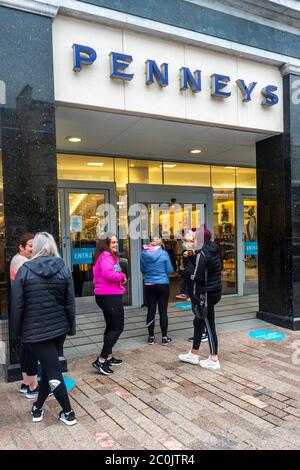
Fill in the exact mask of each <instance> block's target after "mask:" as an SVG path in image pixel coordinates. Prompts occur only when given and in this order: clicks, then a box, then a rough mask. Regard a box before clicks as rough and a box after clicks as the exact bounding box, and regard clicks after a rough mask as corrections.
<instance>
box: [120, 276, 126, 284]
mask: <svg viewBox="0 0 300 470" xmlns="http://www.w3.org/2000/svg"><path fill="white" fill-rule="evenodd" d="M126 282H127V277H126V276H125V277H124V279H123V281H122V282H121V284H126Z"/></svg>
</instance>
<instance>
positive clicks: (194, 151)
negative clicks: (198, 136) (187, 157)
mask: <svg viewBox="0 0 300 470" xmlns="http://www.w3.org/2000/svg"><path fill="white" fill-rule="evenodd" d="M189 152H190V153H201V152H202V150H200V149H191V150H189Z"/></svg>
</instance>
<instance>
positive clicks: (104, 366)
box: [92, 359, 114, 375]
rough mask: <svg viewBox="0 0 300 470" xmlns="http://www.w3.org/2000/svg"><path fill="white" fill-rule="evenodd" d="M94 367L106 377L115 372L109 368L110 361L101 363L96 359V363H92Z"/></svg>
mask: <svg viewBox="0 0 300 470" xmlns="http://www.w3.org/2000/svg"><path fill="white" fill-rule="evenodd" d="M92 366H93V367H95V369H97V370H98V371H99V372H100V373H101V374H104V375H110V374H113V372H114V371H113V370H112V369H110V368H109V362H108V361H104V362H100V361H99V359H96V360H95V362H93V363H92Z"/></svg>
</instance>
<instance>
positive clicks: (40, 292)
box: [11, 232, 77, 426]
mask: <svg viewBox="0 0 300 470" xmlns="http://www.w3.org/2000/svg"><path fill="white" fill-rule="evenodd" d="M32 255H33V256H32V258H31V260H30V261H28V262H27V263H24V264H23V266H22V267H21V268H20V269H19V270H18V273H17V275H16V279H15V281H14V283H13V286H12V305H11V321H12V335H13V337H18V336H21V341H22V343H24V344H26V348H27V349H28V352H29V354H30V356H32V357H34V358H35V359H36V360H38V361H40V363H41V366H42V373H41V382H40V386H39V393H38V397H37V401H36V402H35V403H34V404H33V407H32V410H31V414H32V420H33V421H34V422H37V421H42V419H43V415H44V411H43V405H44V403H45V401H46V399H47V397H48V395H49V393H50V391H51V392H53V394H54V396H55V398H56V399H57V401H58V402H59V404H60V405H61V407H62V411H61V412H60V413H59V415H58V419H59V420H60V421H62V422H63V423H65V424H67V425H68V426H71V425H73V424H76V422H77V421H76V418H75V414H74V411H73V410H72V408H71V405H70V401H69V397H68V392H67V389H66V386H65V383H64V379H63V376H62V373H61V370H60V365H59V353H60V351H61V350H62V347H63V343H64V340H65V337H66V335H67V334H68V335H71V336H73V335H75V296H74V287H73V280H72V276H71V273H70V271H69V269H68V268H67V266H66V265H65V263H64V261H63V260H62V259H61V258H60V256H59V253H58V249H57V246H56V243H55V240H54V238H53V237H52V235H50V234H49V233H47V232H40V233H37V234H36V235H35V237H34V239H33V244H32Z"/></svg>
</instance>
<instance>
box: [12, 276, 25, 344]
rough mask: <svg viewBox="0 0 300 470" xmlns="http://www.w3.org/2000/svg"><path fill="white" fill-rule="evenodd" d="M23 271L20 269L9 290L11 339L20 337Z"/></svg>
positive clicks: (22, 305)
mask: <svg viewBox="0 0 300 470" xmlns="http://www.w3.org/2000/svg"><path fill="white" fill-rule="evenodd" d="M23 273H24V269H22V268H20V269H19V271H18V273H17V275H16V278H15V280H14V282H13V284H12V289H11V305H10V325H11V336H12V338H14V339H15V338H18V337H19V336H21V331H22V323H23V315H24V306H25V302H24V277H23Z"/></svg>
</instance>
